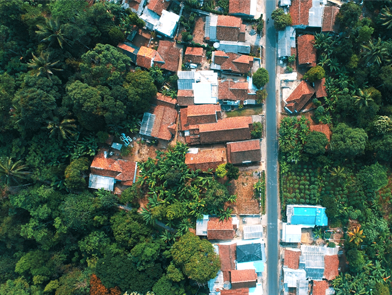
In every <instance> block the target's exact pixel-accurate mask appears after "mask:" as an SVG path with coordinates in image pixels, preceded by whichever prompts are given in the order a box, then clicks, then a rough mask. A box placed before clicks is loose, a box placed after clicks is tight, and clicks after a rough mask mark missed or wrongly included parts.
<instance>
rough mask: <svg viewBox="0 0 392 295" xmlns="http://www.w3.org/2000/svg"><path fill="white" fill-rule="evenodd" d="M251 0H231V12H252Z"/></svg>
mask: <svg viewBox="0 0 392 295" xmlns="http://www.w3.org/2000/svg"><path fill="white" fill-rule="evenodd" d="M250 1H251V0H230V1H229V14H235V13H241V14H248V15H249V14H250Z"/></svg>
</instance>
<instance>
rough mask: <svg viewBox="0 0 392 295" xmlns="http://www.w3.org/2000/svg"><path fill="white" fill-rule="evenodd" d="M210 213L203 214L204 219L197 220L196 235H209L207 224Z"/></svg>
mask: <svg viewBox="0 0 392 295" xmlns="http://www.w3.org/2000/svg"><path fill="white" fill-rule="evenodd" d="M208 220H209V219H208V215H203V219H198V220H196V235H197V236H206V235H207V225H208Z"/></svg>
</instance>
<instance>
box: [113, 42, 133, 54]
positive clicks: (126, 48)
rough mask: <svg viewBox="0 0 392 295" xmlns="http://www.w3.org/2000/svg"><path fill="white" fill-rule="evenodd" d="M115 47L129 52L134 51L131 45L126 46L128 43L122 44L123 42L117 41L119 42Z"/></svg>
mask: <svg viewBox="0 0 392 295" xmlns="http://www.w3.org/2000/svg"><path fill="white" fill-rule="evenodd" d="M117 47H118V48H121V49H122V50H125V51H128V52H131V53H133V52H134V51H135V48H132V47H131V46H128V45H126V44H124V43H119V44H118V45H117Z"/></svg>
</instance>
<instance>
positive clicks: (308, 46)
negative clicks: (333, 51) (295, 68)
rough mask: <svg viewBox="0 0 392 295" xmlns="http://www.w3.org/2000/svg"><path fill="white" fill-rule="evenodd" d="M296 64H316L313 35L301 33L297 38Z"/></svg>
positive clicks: (312, 65)
mask: <svg viewBox="0 0 392 295" xmlns="http://www.w3.org/2000/svg"><path fill="white" fill-rule="evenodd" d="M297 45H298V64H299V65H303V66H308V67H314V66H316V48H315V47H314V36H313V35H308V34H307V35H302V36H299V37H298V38H297Z"/></svg>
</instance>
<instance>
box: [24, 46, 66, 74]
mask: <svg viewBox="0 0 392 295" xmlns="http://www.w3.org/2000/svg"><path fill="white" fill-rule="evenodd" d="M58 62H59V61H55V62H53V63H51V62H50V61H49V54H48V53H44V52H41V54H40V55H39V56H38V57H37V56H35V55H34V54H33V59H31V60H30V62H28V63H27V65H28V66H29V67H30V68H32V69H33V73H34V74H35V75H36V76H41V75H46V76H47V77H48V78H49V79H51V78H50V75H53V72H52V70H53V71H62V69H57V68H53V66H55V65H56V64H57V63H58Z"/></svg>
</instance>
